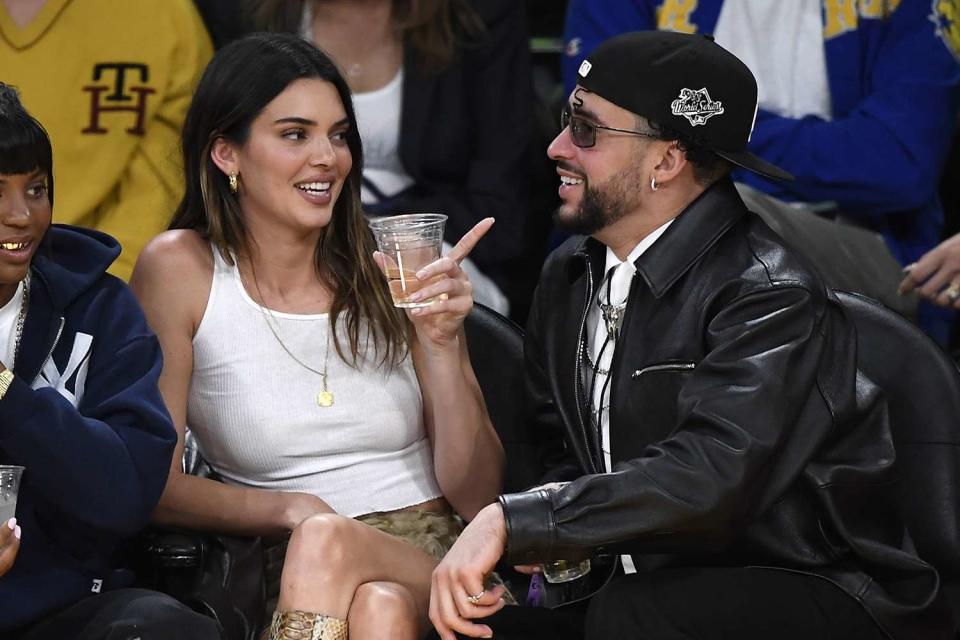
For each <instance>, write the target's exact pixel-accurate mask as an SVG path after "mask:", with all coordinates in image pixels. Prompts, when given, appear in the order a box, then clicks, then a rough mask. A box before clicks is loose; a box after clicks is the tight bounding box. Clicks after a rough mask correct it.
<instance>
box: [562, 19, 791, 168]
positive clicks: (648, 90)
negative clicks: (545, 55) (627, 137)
mask: <svg viewBox="0 0 960 640" xmlns="http://www.w3.org/2000/svg"><path fill="white" fill-rule="evenodd" d="M577 84H579V85H580V86H581V87H583V88H585V89H587V90H589V91H591V92H593V93H596V94H597V95H599V96H600V97H602V98H604V99H606V100H609V101H610V102H612V103H613V104H615V105H617V106H618V107H622V108H623V109H626V110H627V111H632V112H633V113H635V114H637V115H639V116H643V117H644V118H647V119H648V120H652V121H653V122H656V123H657V124H660V125H662V126H664V127H669V128H670V129H674V130H676V131H678V132H680V133H681V134H683V135H685V136H687V137H689V138H690V139H691V140H692V141H696V142H697V143H699V144H701V145H703V146H705V147H707V148H708V149H710V150H711V151H713V152H714V153H716V154H717V155H718V156H720V157H721V158H723V159H725V160H729V161H730V162H732V163H733V164H735V165H738V166H740V167H743V168H744V169H749V170H750V171H754V172H756V173H759V174H760V175H762V176H766V177H768V178H775V179H777V180H793V176H792V175H790V174H789V173H787V172H786V171H784V170H783V169H781V168H779V167H777V166H775V165H773V164H770V163H769V162H767V161H765V160H761V159H760V158H758V157H757V156H755V155H753V154H752V153H750V152H749V151H747V142H748V141H749V140H750V133H751V132H752V131H753V123H754V119H755V118H756V115H757V81H756V79H755V78H754V77H753V73H751V72H750V69H749V68H748V67H747V65H745V64H743V62H741V61H740V59H739V58H737V57H736V56H735V55H733V54H732V53H730V52H729V51H727V50H726V49H724V48H723V47H721V46H720V45H718V44H717V43H716V42H714V41H713V38H710V37H709V36H703V35H693V34H686V33H673V32H670V31H638V32H635V33H625V34H622V35H619V36H615V37H613V38H610V39H609V40H607V41H605V42H603V43H602V44H601V45H600V46H599V47H597V48H596V50H595V51H594V52H593V53H591V54H590V55H589V56H588V57H587V59H586V60H584V61H583V63H582V64H581V65H580V70H579V72H578V73H577Z"/></svg>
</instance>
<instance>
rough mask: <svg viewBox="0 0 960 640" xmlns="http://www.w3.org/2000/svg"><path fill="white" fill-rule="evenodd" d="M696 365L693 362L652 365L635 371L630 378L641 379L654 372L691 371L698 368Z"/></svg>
mask: <svg viewBox="0 0 960 640" xmlns="http://www.w3.org/2000/svg"><path fill="white" fill-rule="evenodd" d="M696 366H697V365H696V364H694V363H693V362H665V363H663V364H652V365H650V366H649V367H644V368H643V369H637V370H636V371H634V372H633V373H632V374H631V375H630V377H631V378H639V377H640V376H642V375H643V374H645V373H650V372H652V371H691V370H692V369H694V368H696Z"/></svg>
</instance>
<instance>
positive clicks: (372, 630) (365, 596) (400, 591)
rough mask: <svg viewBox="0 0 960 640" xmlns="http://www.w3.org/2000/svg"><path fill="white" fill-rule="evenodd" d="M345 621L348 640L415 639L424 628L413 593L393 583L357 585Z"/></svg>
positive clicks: (424, 621) (421, 634) (425, 622)
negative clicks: (348, 631) (358, 586)
mask: <svg viewBox="0 0 960 640" xmlns="http://www.w3.org/2000/svg"><path fill="white" fill-rule="evenodd" d="M347 622H348V623H349V624H350V638H351V640H386V639H389V640H417V638H420V637H422V636H423V634H424V633H426V630H427V628H428V627H427V625H428V622H427V620H425V619H422V618H421V617H420V616H419V615H418V612H417V603H416V601H415V600H414V597H413V594H412V593H410V592H409V591H407V588H406V587H404V586H402V585H399V584H396V583H395V582H368V583H366V584H362V585H360V588H359V589H357V593H356V594H355V595H354V597H353V604H351V605H350V616H349V617H348V618H347Z"/></svg>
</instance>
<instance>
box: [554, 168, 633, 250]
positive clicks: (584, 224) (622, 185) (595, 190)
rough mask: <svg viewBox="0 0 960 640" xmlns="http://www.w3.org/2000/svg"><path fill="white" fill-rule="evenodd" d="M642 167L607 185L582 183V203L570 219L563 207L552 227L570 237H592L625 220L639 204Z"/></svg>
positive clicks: (619, 174)
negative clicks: (576, 235) (573, 235)
mask: <svg viewBox="0 0 960 640" xmlns="http://www.w3.org/2000/svg"><path fill="white" fill-rule="evenodd" d="M640 184H642V183H641V181H640V174H639V167H625V168H624V169H623V170H621V171H620V172H619V173H617V174H616V175H614V176H613V177H612V178H610V179H609V180H607V181H606V182H605V183H604V184H602V185H599V186H597V187H593V186H592V185H591V184H590V181H589V180H587V178H586V177H584V179H583V199H582V200H581V201H580V206H579V207H577V209H576V211H574V212H573V214H572V215H570V216H565V215H563V213H562V210H563V207H561V208H559V209H557V210H556V211H554V213H553V223H554V224H555V225H556V227H557V228H558V229H560V230H561V231H565V232H566V233H570V234H579V235H585V236H589V235H593V234H594V233H596V232H597V231H600V230H601V229H603V228H605V227H608V226H610V225H612V224H613V223H615V222H617V221H618V220H620V219H621V218H623V217H625V216H626V215H627V214H629V213H630V212H631V211H633V210H634V209H636V208H637V206H639V204H640V186H639V185H640Z"/></svg>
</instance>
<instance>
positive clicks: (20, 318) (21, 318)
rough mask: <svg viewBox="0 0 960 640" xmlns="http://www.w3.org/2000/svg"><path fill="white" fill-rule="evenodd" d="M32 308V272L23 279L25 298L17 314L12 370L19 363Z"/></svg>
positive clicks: (21, 301) (21, 300)
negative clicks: (23, 338) (22, 339)
mask: <svg viewBox="0 0 960 640" xmlns="http://www.w3.org/2000/svg"><path fill="white" fill-rule="evenodd" d="M29 306H30V272H29V271H28V272H27V277H26V278H24V279H23V297H22V298H21V299H20V312H19V313H17V326H16V329H15V331H16V333H15V334H14V338H13V362H12V363H11V364H10V368H11V369H12V368H13V367H14V365H16V363H17V355H18V354H19V353H20V339H21V338H22V337H23V323H24V322H25V321H26V319H27V308H28V307H29Z"/></svg>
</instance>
